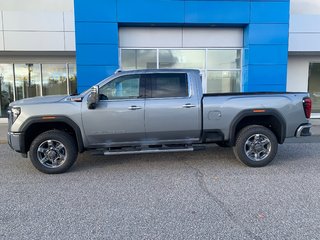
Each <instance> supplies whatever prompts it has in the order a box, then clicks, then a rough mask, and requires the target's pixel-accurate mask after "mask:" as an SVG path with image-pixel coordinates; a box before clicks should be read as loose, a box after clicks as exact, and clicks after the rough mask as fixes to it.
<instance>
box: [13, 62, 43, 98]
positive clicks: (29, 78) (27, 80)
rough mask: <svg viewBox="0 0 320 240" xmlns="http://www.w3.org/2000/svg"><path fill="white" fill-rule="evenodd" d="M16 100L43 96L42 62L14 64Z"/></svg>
mask: <svg viewBox="0 0 320 240" xmlns="http://www.w3.org/2000/svg"><path fill="white" fill-rule="evenodd" d="M14 74H15V86H16V87H15V89H16V97H15V99H16V100H19V99H23V98H29V97H36V96H41V70H40V64H32V63H26V64H14Z"/></svg>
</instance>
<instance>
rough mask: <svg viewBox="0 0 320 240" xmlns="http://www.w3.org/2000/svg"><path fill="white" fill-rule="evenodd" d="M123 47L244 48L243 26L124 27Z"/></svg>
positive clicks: (120, 34)
mask: <svg viewBox="0 0 320 240" xmlns="http://www.w3.org/2000/svg"><path fill="white" fill-rule="evenodd" d="M119 45H120V47H121V48H130V47H132V48H136V47H141V48H148V47H154V48H161V47H168V48H197V47H199V48H210V47H221V48H223V47H226V48H242V47H243V29H242V28H182V27H173V28H165V27H122V28H120V29H119Z"/></svg>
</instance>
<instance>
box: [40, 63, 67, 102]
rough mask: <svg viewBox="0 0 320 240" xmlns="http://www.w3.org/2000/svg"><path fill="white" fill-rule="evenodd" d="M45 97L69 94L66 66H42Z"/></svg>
mask: <svg viewBox="0 0 320 240" xmlns="http://www.w3.org/2000/svg"><path fill="white" fill-rule="evenodd" d="M42 77H43V95H44V96H46V95H58V94H67V93H68V91H67V68H66V64H42Z"/></svg>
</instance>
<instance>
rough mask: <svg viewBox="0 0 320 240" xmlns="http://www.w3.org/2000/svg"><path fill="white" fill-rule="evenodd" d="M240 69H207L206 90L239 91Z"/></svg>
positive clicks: (215, 91)
mask: <svg viewBox="0 0 320 240" xmlns="http://www.w3.org/2000/svg"><path fill="white" fill-rule="evenodd" d="M240 75H241V72H240V71H208V76H207V77H208V80H207V92H208V93H226V92H240Z"/></svg>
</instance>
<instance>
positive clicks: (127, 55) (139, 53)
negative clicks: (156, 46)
mask: <svg viewBox="0 0 320 240" xmlns="http://www.w3.org/2000/svg"><path fill="white" fill-rule="evenodd" d="M121 59H122V62H121V66H122V68H123V69H146V68H149V69H150V68H157V50H150V49H126V50H123V51H122V52H121Z"/></svg>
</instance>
